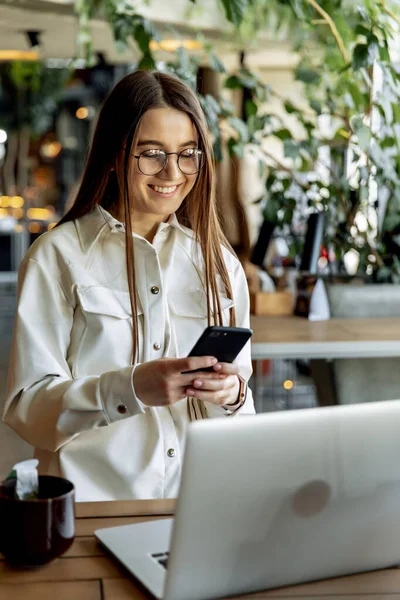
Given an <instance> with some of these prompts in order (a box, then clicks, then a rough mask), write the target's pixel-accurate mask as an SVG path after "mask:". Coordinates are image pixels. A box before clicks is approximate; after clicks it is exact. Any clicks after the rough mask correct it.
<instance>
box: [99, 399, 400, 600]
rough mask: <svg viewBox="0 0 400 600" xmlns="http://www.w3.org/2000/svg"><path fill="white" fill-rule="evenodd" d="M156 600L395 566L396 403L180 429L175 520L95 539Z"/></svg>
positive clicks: (399, 491)
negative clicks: (184, 439)
mask: <svg viewBox="0 0 400 600" xmlns="http://www.w3.org/2000/svg"><path fill="white" fill-rule="evenodd" d="M95 534H96V537H97V538H98V540H99V541H100V542H101V543H102V544H103V545H104V546H105V547H106V548H107V549H108V550H109V551H110V552H112V554H113V555H114V556H115V557H116V558H118V559H119V561H120V562H121V563H123V565H124V566H125V567H126V568H127V569H128V570H129V571H130V572H131V573H132V574H133V575H134V576H135V577H136V578H137V579H138V580H140V581H141V582H142V584H143V585H144V586H145V587H146V588H148V590H150V592H151V593H152V594H153V595H154V596H155V597H156V598H163V599H164V600H206V599H210V598H213V599H215V598H217V597H222V596H228V595H233V594H240V593H246V592H247V593H248V592H251V591H257V590H263V589H268V588H274V587H279V586H283V585H290V584H295V583H300V582H305V581H312V580H317V579H324V578H328V577H333V576H337V575H344V574H349V573H356V572H362V571H368V570H372V569H380V568H384V567H390V566H394V565H398V564H399V563H400V401H389V402H379V403H371V404H358V405H350V406H340V407H332V408H314V409H306V410H298V411H288V412H280V413H274V414H271V413H269V414H262V415H257V416H248V417H238V418H233V419H222V418H221V419H210V420H205V421H201V422H196V423H193V424H191V425H190V426H189V430H188V435H187V443H186V450H185V458H184V464H183V470H182V482H181V489H180V494H179V499H178V503H177V509H176V516H175V518H174V519H166V520H157V521H153V522H149V523H138V524H133V525H125V526H120V527H112V528H108V529H100V530H97V531H96V532H95Z"/></svg>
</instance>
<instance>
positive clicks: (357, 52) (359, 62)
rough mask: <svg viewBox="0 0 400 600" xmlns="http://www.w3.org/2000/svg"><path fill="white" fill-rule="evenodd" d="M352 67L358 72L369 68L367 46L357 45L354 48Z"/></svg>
mask: <svg viewBox="0 0 400 600" xmlns="http://www.w3.org/2000/svg"><path fill="white" fill-rule="evenodd" d="M352 65H353V69H355V70H356V71H358V69H362V68H363V67H368V66H369V62H368V46H367V44H357V46H356V47H355V48H354V51H353V60H352Z"/></svg>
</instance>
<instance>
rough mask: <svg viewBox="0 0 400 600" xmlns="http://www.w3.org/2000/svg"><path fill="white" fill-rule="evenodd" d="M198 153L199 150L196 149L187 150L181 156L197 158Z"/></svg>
mask: <svg viewBox="0 0 400 600" xmlns="http://www.w3.org/2000/svg"><path fill="white" fill-rule="evenodd" d="M196 153H197V149H196V148H188V149H187V150H184V151H183V152H182V154H181V156H183V158H193V156H195V155H196Z"/></svg>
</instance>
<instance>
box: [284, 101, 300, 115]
mask: <svg viewBox="0 0 400 600" xmlns="http://www.w3.org/2000/svg"><path fill="white" fill-rule="evenodd" d="M284 107H285V110H286V112H287V113H288V114H289V115H291V114H293V113H295V112H298V111H297V108H295V107H294V106H293V105H292V104H290V103H289V102H285V103H284Z"/></svg>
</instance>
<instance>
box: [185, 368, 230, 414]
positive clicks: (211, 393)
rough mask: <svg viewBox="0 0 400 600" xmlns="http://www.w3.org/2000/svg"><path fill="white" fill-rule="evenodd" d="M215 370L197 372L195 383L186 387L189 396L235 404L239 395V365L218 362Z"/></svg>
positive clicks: (223, 403)
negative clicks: (212, 371)
mask: <svg viewBox="0 0 400 600" xmlns="http://www.w3.org/2000/svg"><path fill="white" fill-rule="evenodd" d="M214 372H215V373H217V378H216V377H215V373H197V377H196V378H195V379H194V381H193V384H192V385H191V386H189V387H188V388H187V389H186V395H187V396H194V397H195V398H198V399H199V400H206V401H207V402H212V404H218V405H221V406H222V405H228V404H235V403H236V402H237V400H238V397H239V390H240V382H239V378H238V374H239V369H238V366H237V365H235V364H232V363H217V364H216V365H214Z"/></svg>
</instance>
